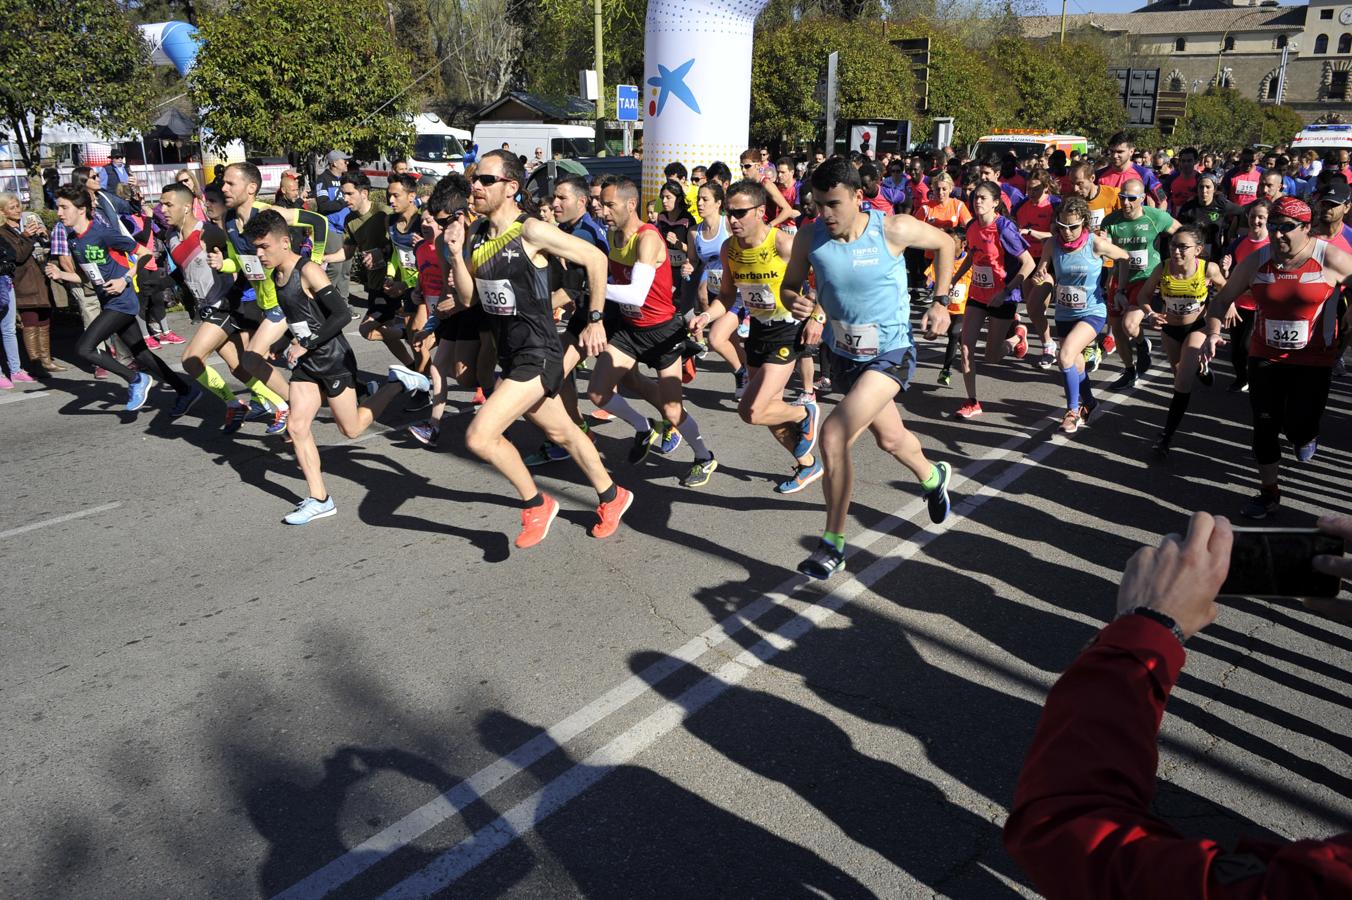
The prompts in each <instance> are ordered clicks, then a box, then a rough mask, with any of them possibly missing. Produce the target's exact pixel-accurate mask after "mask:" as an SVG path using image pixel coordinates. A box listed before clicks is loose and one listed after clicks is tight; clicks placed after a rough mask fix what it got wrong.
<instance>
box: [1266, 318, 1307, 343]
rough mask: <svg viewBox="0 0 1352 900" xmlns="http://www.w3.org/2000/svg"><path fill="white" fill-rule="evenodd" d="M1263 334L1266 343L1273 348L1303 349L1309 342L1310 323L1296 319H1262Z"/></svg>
mask: <svg viewBox="0 0 1352 900" xmlns="http://www.w3.org/2000/svg"><path fill="white" fill-rule="evenodd" d="M1263 325H1264V326H1265V329H1266V330H1265V331H1264V336H1265V338H1266V340H1267V345H1268V346H1269V347H1272V348H1273V349H1274V350H1303V349H1305V345H1306V344H1308V343H1310V323H1309V322H1306V321H1303V320H1297V321H1295V322H1282V321H1278V320H1276V319H1267V320H1266V321H1264V323H1263Z"/></svg>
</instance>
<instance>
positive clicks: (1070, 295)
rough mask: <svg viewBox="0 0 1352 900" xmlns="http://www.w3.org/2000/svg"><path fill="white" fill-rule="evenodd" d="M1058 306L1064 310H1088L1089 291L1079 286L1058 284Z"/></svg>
mask: <svg viewBox="0 0 1352 900" xmlns="http://www.w3.org/2000/svg"><path fill="white" fill-rule="evenodd" d="M1056 305H1057V306H1059V307H1061V308H1062V309H1073V310H1084V309H1088V308H1089V291H1087V290H1086V289H1085V288H1083V287H1081V286H1080V285H1078V284H1058V285H1057V286H1056Z"/></svg>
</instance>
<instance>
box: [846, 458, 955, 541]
mask: <svg viewBox="0 0 1352 900" xmlns="http://www.w3.org/2000/svg"><path fill="white" fill-rule="evenodd" d="M940 481H943V478H941V477H940V476H939V467H938V466H936V465H934V464H933V463H930V471H929V474H928V475H926V476H925V477H924V478H922V479H921V480H920V486H921V487H922V488H924V489H925V490H927V491H932V490H934V489H935V488H937V487H938V486H939V482H940ZM842 540H843V538H842Z"/></svg>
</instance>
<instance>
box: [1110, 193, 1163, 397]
mask: <svg viewBox="0 0 1352 900" xmlns="http://www.w3.org/2000/svg"><path fill="white" fill-rule="evenodd" d="M1145 198H1146V194H1145V185H1144V184H1143V183H1142V182H1141V180H1140V179H1139V178H1132V179H1130V180H1128V181H1125V182H1123V183H1122V192H1121V194H1120V195H1119V199H1120V200H1121V201H1122V208H1121V209H1120V210H1118V211H1117V212H1114V213H1112V214H1110V215H1109V216H1108V217H1107V218H1105V219H1104V220H1103V230H1104V231H1106V232H1107V233H1108V238H1109V239H1110V240H1111V241H1112V242H1113V243H1114V244H1116V245H1117V246H1119V247H1121V248H1122V249H1123V250H1125V251H1127V254H1128V257H1129V258H1128V259H1126V260H1124V261H1123V262H1119V263H1118V264H1117V265H1115V266H1114V267H1113V268H1112V269H1104V270H1103V271H1104V275H1105V277H1106V276H1110V275H1111V276H1112V277H1113V280H1114V284H1113V289H1112V291H1111V293H1110V294H1109V296H1110V297H1112V300H1111V302H1109V304H1108V324H1109V325H1110V326H1111V327H1112V333H1113V338H1114V339H1115V340H1116V341H1117V355H1118V356H1120V357H1121V358H1122V365H1123V367H1124V369H1125V371H1124V372H1123V373H1122V377H1120V378H1118V379H1117V380H1116V381H1114V382H1113V384H1112V387H1111V390H1114V391H1120V390H1124V389H1126V388H1130V387H1134V386H1135V385H1136V379H1137V378H1139V377H1141V376H1142V375H1144V374H1145V373H1146V370H1147V369H1149V368H1150V349H1151V348H1150V341H1149V340H1147V339H1145V338H1143V337H1142V336H1141V322H1142V320H1143V319H1144V318H1145V308H1144V307H1145V306H1146V305H1147V304H1148V303H1149V302H1150V298H1149V297H1142V296H1140V294H1141V288H1142V287H1144V286H1145V283H1146V282H1147V281H1148V280H1149V279H1150V276H1151V275H1152V274H1153V273H1154V271H1155V270H1156V269H1157V268H1159V265H1160V252H1159V244H1160V236H1161V235H1169V234H1173V233H1174V232H1175V231H1177V230H1178V227H1179V225H1178V222H1177V221H1175V220H1174V217H1173V216H1171V215H1169V213H1168V212H1166V211H1165V210H1162V209H1158V208H1156V207H1153V206H1147V205H1146V203H1145Z"/></svg>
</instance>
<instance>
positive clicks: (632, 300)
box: [606, 263, 657, 306]
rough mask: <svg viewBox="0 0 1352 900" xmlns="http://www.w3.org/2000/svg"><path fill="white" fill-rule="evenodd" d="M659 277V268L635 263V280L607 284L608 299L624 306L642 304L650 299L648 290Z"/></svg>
mask: <svg viewBox="0 0 1352 900" xmlns="http://www.w3.org/2000/svg"><path fill="white" fill-rule="evenodd" d="M656 277H657V269H656V268H654V267H653V266H650V265H648V264H647V263H636V264H635V265H634V274H633V280H632V281H630V283H629V284H607V285H606V299H607V300H613V301H615V302H616V303H620V304H623V305H624V306H642V305H643V301H644V300H646V299H648V290H649V289H650V288H652V286H653V279H655V278H656Z"/></svg>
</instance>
